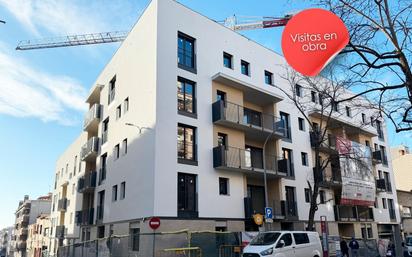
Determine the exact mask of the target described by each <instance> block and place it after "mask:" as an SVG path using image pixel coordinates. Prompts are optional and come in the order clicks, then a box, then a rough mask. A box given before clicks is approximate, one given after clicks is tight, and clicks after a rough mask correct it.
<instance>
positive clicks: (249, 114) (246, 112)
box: [243, 107, 262, 127]
mask: <svg viewBox="0 0 412 257" xmlns="http://www.w3.org/2000/svg"><path fill="white" fill-rule="evenodd" d="M243 123H245V124H248V125H249V124H250V125H254V126H258V127H261V126H262V113H260V112H258V111H255V110H252V109H249V108H246V107H244V108H243Z"/></svg>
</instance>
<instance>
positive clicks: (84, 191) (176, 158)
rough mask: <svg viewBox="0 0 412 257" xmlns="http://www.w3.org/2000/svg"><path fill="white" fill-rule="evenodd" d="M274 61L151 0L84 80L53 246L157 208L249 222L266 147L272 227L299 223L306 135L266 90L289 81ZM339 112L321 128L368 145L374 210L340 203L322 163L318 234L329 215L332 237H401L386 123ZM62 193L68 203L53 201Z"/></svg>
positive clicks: (172, 218) (204, 21)
mask: <svg viewBox="0 0 412 257" xmlns="http://www.w3.org/2000/svg"><path fill="white" fill-rule="evenodd" d="M282 65H286V62H285V60H284V58H283V57H282V56H280V55H279V54H277V53H275V52H273V51H271V50H270V49H267V48H265V47H263V46H261V45H259V44H257V43H255V42H254V41H252V40H250V39H248V38H246V37H244V36H242V35H240V34H238V33H235V32H233V31H231V30H230V29H228V28H226V27H224V26H222V25H220V24H218V23H216V22H214V21H212V20H210V19H208V18H207V17H205V16H202V15H200V14H199V13H196V12H195V11H193V10H190V9H188V8H186V7H184V6H183V5H181V4H179V3H177V2H175V1H172V0H162V1H159V0H153V1H152V2H151V3H150V4H149V6H148V7H147V9H146V10H145V12H144V13H143V14H142V16H141V18H140V19H139V21H138V22H137V23H136V25H135V26H134V28H133V29H132V30H131V32H130V33H129V35H128V37H127V39H126V40H125V41H124V42H123V43H122V45H121V46H120V48H119V49H118V50H117V52H116V53H115V55H114V56H113V58H112V60H111V61H110V62H109V63H108V64H107V65H106V67H105V68H104V69H103V71H102V73H101V74H100V75H99V77H98V78H97V80H96V82H95V85H94V86H93V87H92V89H91V91H90V94H89V96H88V98H87V100H86V101H87V103H88V104H89V112H88V113H87V114H86V117H85V120H84V124H83V130H84V132H82V133H81V135H80V136H79V137H78V138H77V139H76V141H75V142H74V143H73V144H72V145H71V146H70V147H69V148H68V149H67V150H66V152H65V153H64V154H63V155H62V156H61V157H60V158H59V160H58V161H57V165H56V174H55V177H56V183H55V190H54V192H53V207H52V214H51V217H52V218H51V219H52V227H53V228H52V230H54V231H55V232H56V233H55V234H56V236H57V237H58V239H56V240H54V243H52V244H53V246H52V249H51V252H53V253H56V252H57V246H58V245H65V244H69V243H72V242H75V241H78V240H83V241H84V240H89V239H95V238H100V237H105V236H109V235H110V234H113V233H114V234H120V235H122V234H127V233H130V234H135V233H138V232H151V230H150V229H149V228H148V225H147V223H148V221H147V220H148V219H147V218H149V217H152V216H158V217H160V218H161V219H162V224H161V227H160V228H159V231H176V230H179V229H182V228H187V229H192V230H215V229H218V230H227V231H244V230H248V231H254V230H258V227H257V226H256V225H255V224H254V223H253V220H252V214H253V213H255V212H259V213H263V208H264V206H265V202H264V193H263V192H264V188H263V177H262V166H263V165H262V164H263V154H265V155H266V156H267V157H268V158H266V160H267V163H268V164H267V167H268V170H269V181H268V187H269V203H268V204H267V205H270V206H274V208H275V209H274V212H275V214H276V216H275V222H274V224H273V226H272V228H273V229H295V230H302V229H305V227H306V223H307V219H308V210H309V203H308V201H307V179H308V178H310V177H311V176H312V177H313V169H312V165H311V164H312V163H313V159H312V155H313V153H312V151H313V149H312V147H311V142H310V135H311V133H310V131H309V126H308V125H307V124H306V125H305V121H304V120H303V122H302V121H301V119H302V117H301V116H302V115H301V114H300V113H299V111H298V110H297V108H296V107H295V106H294V105H293V104H291V103H290V102H288V101H287V100H284V98H285V97H283V95H282V92H281V91H280V90H278V89H276V88H275V87H273V86H272V85H273V84H274V83H276V84H277V85H280V86H282V85H284V86H285V88H286V87H288V85H287V84H286V83H287V82H286V81H283V80H282V79H281V78H280V74H279V72H278V71H279V67H280V66H282ZM300 93H301V94H302V96H304V97H311V92H306V91H305V90H304V89H302V91H301V92H300ZM347 94H348V95H349V94H350V93H349V92H347ZM317 97H318V96H315V102H317V103H318V101H317V100H316V99H317ZM309 99H310V98H309ZM317 103H316V104H317ZM348 108H350V107H349V106H348ZM348 108H347V107H346V106H341V107H338V106H336V110H337V111H336V115H335V116H334V118H332V120H331V122H332V123H333V125H334V126H333V129H331V131H329V133H331V134H333V135H335V136H336V135H338V136H342V137H343V138H346V139H347V140H350V141H352V142H356V143H358V144H360V145H363V146H368V147H371V148H373V152H374V153H373V156H374V161H373V164H372V163H371V167H372V168H373V171H374V173H375V174H374V176H375V177H373V178H372V180H373V190H375V178H376V179H377V180H378V184H379V187H378V189H379V190H378V191H377V193H376V202H375V206H369V207H365V206H348V205H341V204H340V190H341V189H342V183H339V181H331V180H330V177H331V176H333V175H336V174H335V173H333V172H336V171H337V170H339V169H335V168H336V166H335V168H333V167H331V168H330V170H329V171H328V174H329V175H328V176H329V177H326V175H325V183H324V184H323V186H322V194H321V198H320V201H323V202H324V204H321V205H320V206H319V210H318V211H317V213H316V217H315V218H316V222H317V229H319V227H320V225H319V221H320V216H326V217H327V219H328V221H329V222H328V226H329V232H330V234H332V235H342V236H346V237H351V236H356V237H359V238H360V237H364V238H376V239H377V238H392V239H395V240H398V239H399V238H397V237H398V236H399V235H400V232H399V225H398V224H399V221H400V218H399V212H398V208H397V205H396V203H397V197H396V194H394V193H393V190H392V189H394V188H395V184H394V179H393V173H392V164H391V159H390V158H389V157H388V156H387V153H386V151H387V150H386V149H388V146H389V145H388V142H387V138H388V136H387V134H386V128H385V124H384V122H383V121H380V120H377V121H376V122H374V125H373V126H363V125H362V124H363V123H364V119H366V118H367V119H368V120H369V119H370V118H371V116H372V113H371V112H370V110H367V109H365V110H356V112H355V107H353V110H352V113H353V114H351V112H350V111H349V112H348ZM345 111H346V112H345ZM338 113H339V114H340V116H339V117H337V116H338V115H337V114H338ZM344 113H346V114H347V115H345V114H344ZM348 113H349V114H348ZM310 115H311V118H312V119H313V120H316V119H319V116H318V115H317V114H316V113H312V114H310ZM275 116H277V117H279V119H277V118H275ZM299 118H300V119H299ZM127 124H129V125H127ZM274 124H276V126H275V125H274ZM298 125H299V126H298ZM272 132H273V137H272V139H271V140H270V141H269V143H268V147H267V148H266V152H265V153H263V142H264V141H265V139H266V137H267V136H268V135H269V134H271V133H272ZM368 149H369V148H368ZM372 165H373V166H372ZM330 173H333V174H330ZM328 182H337V183H335V184H334V183H328ZM373 193H375V192H373ZM322 199H323V200H322ZM328 199H331V201H329V200H328ZM60 201H62V202H67V203H70V204H69V205H68V204H64V207H65V208H59V202H60ZM372 202H373V200H372ZM73 219H74V222H73ZM133 242H135V240H131V244H132V245H131V246H129V247H130V249H131V251H138V250H139V249H138V248H137V247H136V246H135V245H134V243H133Z"/></svg>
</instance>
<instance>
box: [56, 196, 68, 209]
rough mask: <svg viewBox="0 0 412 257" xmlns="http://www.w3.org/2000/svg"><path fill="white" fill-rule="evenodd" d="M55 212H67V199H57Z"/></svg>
mask: <svg viewBox="0 0 412 257" xmlns="http://www.w3.org/2000/svg"><path fill="white" fill-rule="evenodd" d="M57 211H62V212H65V211H67V198H62V199H59V201H58V202H57Z"/></svg>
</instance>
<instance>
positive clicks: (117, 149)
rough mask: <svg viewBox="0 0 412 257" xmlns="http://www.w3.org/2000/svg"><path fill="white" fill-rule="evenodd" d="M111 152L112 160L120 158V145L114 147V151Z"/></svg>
mask: <svg viewBox="0 0 412 257" xmlns="http://www.w3.org/2000/svg"><path fill="white" fill-rule="evenodd" d="M113 152H114V153H113V156H114V159H115V160H117V159H119V157H120V145H119V144H117V145H115V146H114V151H113Z"/></svg>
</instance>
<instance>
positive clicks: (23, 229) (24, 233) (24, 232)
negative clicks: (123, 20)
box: [20, 228, 29, 236]
mask: <svg viewBox="0 0 412 257" xmlns="http://www.w3.org/2000/svg"><path fill="white" fill-rule="evenodd" d="M28 233H29V229H27V228H22V229H21V231H20V235H26V236H27V235H28Z"/></svg>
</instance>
